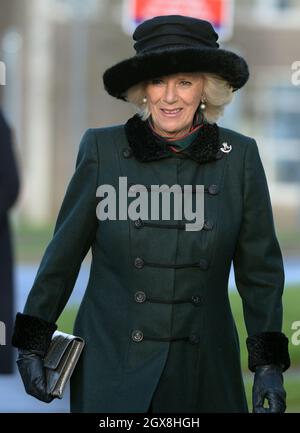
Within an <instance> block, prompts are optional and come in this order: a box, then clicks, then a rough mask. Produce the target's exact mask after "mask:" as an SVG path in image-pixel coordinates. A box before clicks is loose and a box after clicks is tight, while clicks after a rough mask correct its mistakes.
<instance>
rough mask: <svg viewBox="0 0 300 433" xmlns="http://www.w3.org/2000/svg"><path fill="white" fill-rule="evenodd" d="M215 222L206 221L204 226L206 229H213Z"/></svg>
mask: <svg viewBox="0 0 300 433" xmlns="http://www.w3.org/2000/svg"><path fill="white" fill-rule="evenodd" d="M213 226H214V224H213V223H212V222H211V221H204V225H203V228H204V230H212V229H213Z"/></svg>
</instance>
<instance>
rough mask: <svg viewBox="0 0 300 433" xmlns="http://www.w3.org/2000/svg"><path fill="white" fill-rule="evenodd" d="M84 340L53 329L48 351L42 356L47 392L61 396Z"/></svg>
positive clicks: (54, 395)
mask: <svg viewBox="0 0 300 433" xmlns="http://www.w3.org/2000/svg"><path fill="white" fill-rule="evenodd" d="M83 347H84V340H83V339H82V338H80V337H76V336H75V335H71V334H65V333H64V332H60V331H55V332H54V334H53V336H52V341H51V344H50V346H49V349H48V352H47V354H46V356H45V358H44V367H45V370H46V380H47V392H48V393H49V394H51V395H52V396H53V397H56V398H62V397H63V393H64V390H65V387H66V384H67V383H68V381H69V380H70V378H71V376H72V373H73V371H74V369H75V367H76V364H77V362H78V360H79V357H80V354H81V352H82V349H83Z"/></svg>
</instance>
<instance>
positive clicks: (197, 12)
mask: <svg viewBox="0 0 300 433" xmlns="http://www.w3.org/2000/svg"><path fill="white" fill-rule="evenodd" d="M125 1H126V4H125V7H126V9H127V10H126V11H125V12H126V14H127V17H128V18H129V21H130V23H128V24H129V25H130V27H131V30H132V28H133V27H135V26H136V25H138V24H140V23H141V22H142V21H144V20H146V19H149V18H152V17H154V16H157V15H187V16H192V17H195V18H201V19H203V20H207V21H210V22H211V23H212V25H213V26H214V28H215V29H216V30H217V31H220V30H222V29H223V32H221V33H223V36H225V33H227V34H228V33H229V32H230V30H231V21H232V20H231V18H232V7H233V0H125ZM128 18H127V19H128ZM128 27H129V26H128V25H127V28H128ZM221 36H222V35H220V37H221Z"/></svg>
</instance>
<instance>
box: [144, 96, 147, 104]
mask: <svg viewBox="0 0 300 433" xmlns="http://www.w3.org/2000/svg"><path fill="white" fill-rule="evenodd" d="M146 102H147V98H146V96H144V97H143V104H146Z"/></svg>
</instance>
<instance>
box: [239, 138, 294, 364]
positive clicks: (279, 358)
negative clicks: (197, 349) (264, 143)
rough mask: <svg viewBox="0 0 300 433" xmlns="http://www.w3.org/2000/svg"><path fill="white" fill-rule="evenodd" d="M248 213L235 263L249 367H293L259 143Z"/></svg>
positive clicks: (250, 166)
mask: <svg viewBox="0 0 300 433" xmlns="http://www.w3.org/2000/svg"><path fill="white" fill-rule="evenodd" d="M243 194H244V209H243V218H242V223H241V228H240V232H239V236H238V240H237V244H236V250H235V254H234V258H233V265H234V274H235V281H236V286H237V289H238V291H239V294H240V296H241V298H242V303H243V312H244V320H245V325H246V329H247V333H248V338H247V341H246V343H247V348H248V366H249V369H250V370H251V371H255V368H256V367H257V366H258V365H264V364H282V366H283V369H284V370H286V369H287V368H288V367H289V365H290V359H289V354H288V339H287V337H286V336H285V335H284V334H283V333H282V293H283V289H284V280H285V276H284V267H283V260H282V254H281V250H280V246H279V243H278V240H277V237H276V232H275V227H274V220H273V212H272V206H271V200H270V195H269V189H268V185H267V180H266V175H265V171H264V168H263V165H262V161H261V158H260V155H259V151H258V147H257V143H256V141H255V140H254V139H251V140H250V141H249V144H248V147H247V149H246V153H245V161H244V185H243Z"/></svg>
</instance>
